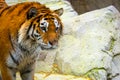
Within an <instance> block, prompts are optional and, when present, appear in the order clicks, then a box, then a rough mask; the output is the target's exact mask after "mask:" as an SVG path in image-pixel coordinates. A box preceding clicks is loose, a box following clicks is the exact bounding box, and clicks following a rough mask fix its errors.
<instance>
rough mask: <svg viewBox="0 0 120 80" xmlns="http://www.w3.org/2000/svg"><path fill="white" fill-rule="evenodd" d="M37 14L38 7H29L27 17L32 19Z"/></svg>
mask: <svg viewBox="0 0 120 80" xmlns="http://www.w3.org/2000/svg"><path fill="white" fill-rule="evenodd" d="M36 15H37V9H36V8H35V7H32V8H30V9H29V11H28V13H27V19H31V18H32V17H35V16H36Z"/></svg>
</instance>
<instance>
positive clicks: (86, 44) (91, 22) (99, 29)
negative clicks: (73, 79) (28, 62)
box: [39, 6, 120, 80]
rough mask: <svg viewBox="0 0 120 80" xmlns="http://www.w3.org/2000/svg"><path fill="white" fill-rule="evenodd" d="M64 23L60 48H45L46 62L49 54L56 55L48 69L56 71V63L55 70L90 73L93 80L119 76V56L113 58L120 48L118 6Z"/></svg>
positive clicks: (64, 21)
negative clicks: (117, 69)
mask: <svg viewBox="0 0 120 80" xmlns="http://www.w3.org/2000/svg"><path fill="white" fill-rule="evenodd" d="M63 23H64V25H65V27H64V35H63V36H62V37H61V39H60V41H59V48H58V49H56V50H54V51H52V50H51V51H48V52H47V51H46V53H47V55H46V56H47V58H45V59H44V60H47V59H48V61H47V62H46V61H44V63H50V62H51V61H49V60H50V59H49V58H50V57H49V56H54V58H52V61H53V62H51V69H50V68H49V71H48V72H52V71H54V68H55V67H54V66H53V64H56V65H57V70H56V73H62V74H71V75H76V76H89V77H90V78H92V80H107V79H114V80H115V78H117V77H118V76H119V71H117V72H116V71H115V70H116V68H119V67H120V64H119V63H120V62H119V60H118V59H119V58H117V57H115V58H114V56H115V55H117V54H119V51H120V49H119V48H120V47H119V44H120V43H119V33H120V29H119V24H120V14H119V12H118V11H117V9H116V8H115V7H113V6H110V7H107V8H103V9H100V10H95V11H91V12H88V13H85V14H83V15H79V16H76V17H73V18H71V19H69V20H68V19H63ZM49 52H50V53H49ZM48 55H49V56H48ZM113 63H116V64H115V65H113ZM39 64H40V65H41V63H39ZM49 66H50V65H49ZM52 66H53V67H52ZM39 68H42V67H39ZM42 71H44V68H42ZM54 72H55V71H54ZM116 80H117V79H116Z"/></svg>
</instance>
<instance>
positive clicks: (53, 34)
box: [0, 2, 63, 80]
mask: <svg viewBox="0 0 120 80" xmlns="http://www.w3.org/2000/svg"><path fill="white" fill-rule="evenodd" d="M62 13H63V9H62V8H61V9H58V10H54V11H53V10H50V9H49V8H47V7H46V6H45V5H42V4H40V3H38V2H24V3H18V4H16V5H13V6H7V7H5V8H3V9H2V10H1V11H0V50H1V51H0V70H1V75H2V80H16V72H18V71H19V72H20V75H21V78H22V80H33V75H34V66H35V62H36V58H37V57H38V55H39V53H40V50H41V49H51V48H56V47H57V45H58V40H59V37H60V36H61V34H62V29H63V25H62V22H61V20H60V18H59V16H60V15H62Z"/></svg>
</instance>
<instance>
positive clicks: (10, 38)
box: [8, 31, 15, 51]
mask: <svg viewBox="0 0 120 80" xmlns="http://www.w3.org/2000/svg"><path fill="white" fill-rule="evenodd" d="M8 38H9V41H10V44H11V46H12V49H13V50H14V51H15V49H14V46H13V42H12V37H11V35H10V31H8Z"/></svg>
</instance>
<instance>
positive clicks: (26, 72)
mask: <svg viewBox="0 0 120 80" xmlns="http://www.w3.org/2000/svg"><path fill="white" fill-rule="evenodd" d="M31 72H32V70H26V71H24V72H21V76H22V75H24V74H28V73H31Z"/></svg>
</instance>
